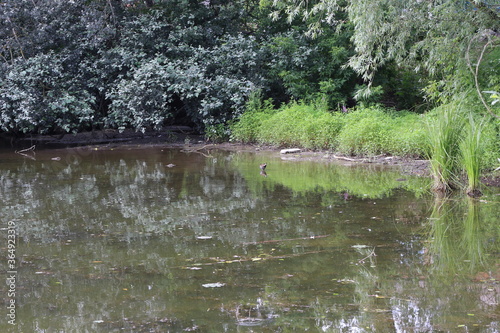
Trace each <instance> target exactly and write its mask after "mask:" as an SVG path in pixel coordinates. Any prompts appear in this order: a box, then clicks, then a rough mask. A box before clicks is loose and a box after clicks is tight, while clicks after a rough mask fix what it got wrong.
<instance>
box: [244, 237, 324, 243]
mask: <svg viewBox="0 0 500 333" xmlns="http://www.w3.org/2000/svg"><path fill="white" fill-rule="evenodd" d="M328 236H330V235H320V236H310V237H299V238H287V239H272V240H265V241H261V242H247V243H243V245H251V244H265V243H279V242H289V241H296V240H304V239H316V238H325V237H328Z"/></svg>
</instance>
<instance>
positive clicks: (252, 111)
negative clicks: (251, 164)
mask: <svg viewBox="0 0 500 333" xmlns="http://www.w3.org/2000/svg"><path fill="white" fill-rule="evenodd" d="M261 96H262V95H261V93H260V91H256V92H252V93H251V94H250V97H249V100H248V102H247V104H246V107H245V112H244V113H243V114H242V115H241V116H240V117H239V118H238V119H237V120H236V121H235V122H234V123H233V124H232V125H231V140H234V141H239V142H244V143H250V142H256V141H257V135H258V132H259V130H260V127H261V125H262V123H263V122H264V121H266V120H267V119H269V118H270V117H271V116H272V115H273V114H274V113H275V112H276V111H275V110H274V107H273V104H272V100H266V101H262V99H261Z"/></svg>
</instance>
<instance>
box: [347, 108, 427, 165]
mask: <svg viewBox="0 0 500 333" xmlns="http://www.w3.org/2000/svg"><path fill="white" fill-rule="evenodd" d="M345 118H346V120H345V126H344V127H343V129H342V130H341V131H340V133H339V135H338V150H339V151H340V152H342V153H344V154H355V155H376V154H382V153H385V154H391V155H400V156H421V155H423V154H424V152H425V131H424V127H423V122H422V119H421V117H420V116H418V115H416V114H413V113H410V112H407V111H398V112H395V111H386V110H383V109H382V108H380V107H370V108H360V109H357V110H356V111H354V112H352V113H349V114H347V115H346V117H345Z"/></svg>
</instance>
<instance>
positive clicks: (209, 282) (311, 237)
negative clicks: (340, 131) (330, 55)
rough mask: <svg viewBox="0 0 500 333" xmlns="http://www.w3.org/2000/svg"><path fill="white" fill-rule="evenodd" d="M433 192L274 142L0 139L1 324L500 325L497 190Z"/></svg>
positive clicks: (255, 328) (228, 328)
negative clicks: (296, 153)
mask: <svg viewBox="0 0 500 333" xmlns="http://www.w3.org/2000/svg"><path fill="white" fill-rule="evenodd" d="M264 162H266V163H267V169H266V174H264V173H262V172H261V170H260V168H259V164H261V163H264ZM171 164H173V166H172V165H171ZM428 188H429V180H428V179H427V178H425V177H414V176H409V175H405V174H403V173H402V172H401V171H400V170H398V169H394V168H393V169H388V168H383V167H381V166H359V165H339V164H335V163H333V162H328V163H327V162H318V161H294V160H283V159H281V158H280V156H279V154H277V153H259V154H255V153H248V152H247V153H238V152H227V151H218V150H193V151H190V152H186V151H182V150H180V149H167V148H161V147H153V148H127V147H121V148H110V147H107V148H104V147H101V148H99V147H97V148H91V147H87V148H69V149H53V150H41V151H36V152H26V153H25V154H24V155H20V154H16V153H14V152H13V151H12V150H2V151H1V152H0V191H1V192H0V195H1V200H2V204H1V234H2V238H1V240H2V243H1V244H0V248H1V249H2V253H3V254H4V255H2V258H3V259H2V262H1V263H0V268H1V269H2V271H3V272H4V273H5V276H6V283H5V284H3V285H2V289H1V290H0V292H1V293H2V294H1V297H2V299H3V300H4V302H3V306H2V310H1V311H0V312H1V313H2V315H1V318H2V320H1V321H0V331H1V332H217V333H220V332H499V331H500V307H499V302H500V282H499V279H500V255H499V234H500V227H499V223H498V217H499V216H500V196H499V195H498V194H499V193H498V191H497V192H495V191H493V192H487V193H486V195H485V196H484V197H482V198H481V200H471V199H468V198H466V197H463V196H456V197H453V198H449V199H439V198H435V197H434V196H433V195H432V194H431V193H430V192H429V191H428ZM11 230H13V231H11ZM11 234H15V239H16V242H15V246H9V244H10V243H9V242H8V239H9V235H11ZM10 245H12V244H10ZM12 257H14V260H15V261H8V259H9V258H10V259H11V260H12ZM13 300H14V304H15V307H14V309H13V306H12V305H11V304H12V303H13ZM9 306H10V308H9ZM9 315H10V316H9Z"/></svg>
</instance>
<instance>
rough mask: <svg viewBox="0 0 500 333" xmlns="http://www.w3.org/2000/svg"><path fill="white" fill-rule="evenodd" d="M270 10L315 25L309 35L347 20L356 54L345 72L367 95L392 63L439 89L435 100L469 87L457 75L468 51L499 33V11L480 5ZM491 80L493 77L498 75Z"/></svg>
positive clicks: (448, 0) (336, 1) (339, 4)
mask: <svg viewBox="0 0 500 333" xmlns="http://www.w3.org/2000/svg"><path fill="white" fill-rule="evenodd" d="M274 4H275V5H276V7H277V9H278V10H281V11H284V12H285V13H286V14H287V15H288V17H289V18H290V19H292V18H294V17H295V16H297V15H302V16H303V17H304V18H305V19H307V20H311V19H315V20H314V21H313V24H312V25H311V26H310V32H311V33H315V32H318V31H320V30H321V29H322V27H323V26H324V25H330V26H342V25H343V24H345V20H344V19H343V17H345V15H346V14H347V20H348V22H349V23H350V24H353V25H354V34H353V43H354V46H355V51H356V52H355V55H354V56H353V57H351V58H350V60H349V66H350V67H351V68H353V69H354V70H355V71H356V72H357V73H358V74H359V75H360V76H361V77H362V78H363V79H364V80H365V81H366V82H368V86H367V90H366V91H365V93H366V94H369V93H370V89H371V88H372V86H373V82H374V80H375V79H376V73H377V71H379V70H380V69H381V68H384V66H387V65H390V64H391V63H392V62H394V63H396V64H397V65H398V66H400V67H402V68H405V69H409V70H411V71H414V72H418V73H420V77H421V79H425V78H427V80H428V81H427V85H429V86H430V87H432V86H433V85H434V86H435V87H438V89H437V90H435V89H434V91H432V90H430V91H429V90H428V92H431V93H434V97H439V98H443V96H444V95H454V94H456V93H457V92H458V91H463V90H466V89H467V87H464V85H466V86H467V85H470V79H468V80H464V75H457V73H458V74H459V72H460V71H461V70H462V69H463V68H466V65H465V59H466V53H467V51H469V52H476V53H478V50H481V46H482V45H484V44H485V43H486V42H487V41H488V40H491V39H497V38H498V31H500V7H499V6H498V5H493V4H491V3H490V2H489V1H484V0H476V1H455V0H439V1H431V2H429V1H398V0H374V1H364V0H353V1H348V2H347V1H343V0H328V1H326V0H319V1H316V2H312V3H310V2H302V1H298V0H275V1H274ZM275 15H278V14H275ZM471 40H473V41H474V45H473V47H470V43H471ZM492 46H493V44H492ZM492 75H496V76H498V72H496V73H493V74H492ZM431 95H432V94H431ZM431 97H432V96H431Z"/></svg>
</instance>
